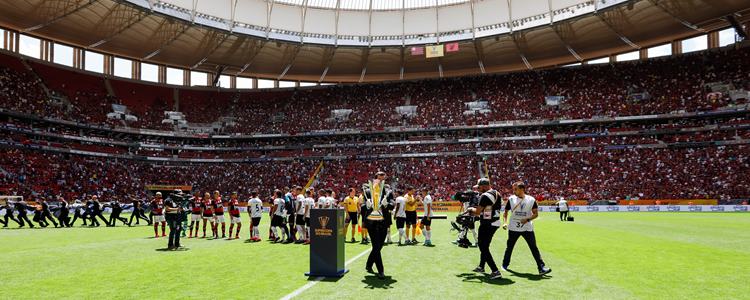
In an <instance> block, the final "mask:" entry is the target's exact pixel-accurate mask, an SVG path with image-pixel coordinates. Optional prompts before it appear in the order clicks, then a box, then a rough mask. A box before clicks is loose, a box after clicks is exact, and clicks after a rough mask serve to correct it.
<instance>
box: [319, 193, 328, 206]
mask: <svg viewBox="0 0 750 300" xmlns="http://www.w3.org/2000/svg"><path fill="white" fill-rule="evenodd" d="M318 208H328V197H326V196H320V197H318Z"/></svg>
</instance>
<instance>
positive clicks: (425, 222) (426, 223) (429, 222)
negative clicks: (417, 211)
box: [422, 217, 432, 226]
mask: <svg viewBox="0 0 750 300" xmlns="http://www.w3.org/2000/svg"><path fill="white" fill-rule="evenodd" d="M422 225H424V226H432V218H427V217H422Z"/></svg>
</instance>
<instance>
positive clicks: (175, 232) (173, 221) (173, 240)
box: [164, 197, 184, 250]
mask: <svg viewBox="0 0 750 300" xmlns="http://www.w3.org/2000/svg"><path fill="white" fill-rule="evenodd" d="M183 211H184V210H183V209H182V207H181V206H180V205H179V204H178V203H177V202H176V201H175V200H173V199H172V197H168V198H167V200H165V201H164V216H165V219H166V220H167V224H168V225H169V242H168V244H167V249H168V250H175V249H177V248H180V234H181V233H182V217H181V215H182V213H183Z"/></svg>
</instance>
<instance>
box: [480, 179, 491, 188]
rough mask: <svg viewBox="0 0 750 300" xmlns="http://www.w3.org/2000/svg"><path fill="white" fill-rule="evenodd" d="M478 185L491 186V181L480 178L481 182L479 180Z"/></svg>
mask: <svg viewBox="0 0 750 300" xmlns="http://www.w3.org/2000/svg"><path fill="white" fill-rule="evenodd" d="M477 185H478V186H483V185H490V180H489V179H488V178H479V180H477Z"/></svg>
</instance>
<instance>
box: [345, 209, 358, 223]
mask: <svg viewBox="0 0 750 300" xmlns="http://www.w3.org/2000/svg"><path fill="white" fill-rule="evenodd" d="M348 213H349V218H347V219H346V224H349V223H354V224H357V221H359V219H357V212H356V211H355V212H348Z"/></svg>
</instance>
